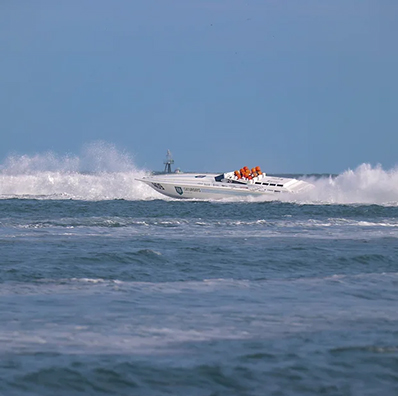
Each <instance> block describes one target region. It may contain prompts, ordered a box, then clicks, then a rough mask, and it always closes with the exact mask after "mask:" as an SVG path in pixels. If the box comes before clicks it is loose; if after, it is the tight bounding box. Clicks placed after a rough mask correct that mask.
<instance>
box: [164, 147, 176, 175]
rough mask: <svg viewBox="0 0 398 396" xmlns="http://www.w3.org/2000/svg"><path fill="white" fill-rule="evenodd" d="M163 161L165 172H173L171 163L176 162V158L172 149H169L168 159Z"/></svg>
mask: <svg viewBox="0 0 398 396" xmlns="http://www.w3.org/2000/svg"><path fill="white" fill-rule="evenodd" d="M163 163H164V173H172V172H171V165H172V164H174V160H173V157H172V155H171V152H170V150H167V154H166V159H165V160H164V161H163Z"/></svg>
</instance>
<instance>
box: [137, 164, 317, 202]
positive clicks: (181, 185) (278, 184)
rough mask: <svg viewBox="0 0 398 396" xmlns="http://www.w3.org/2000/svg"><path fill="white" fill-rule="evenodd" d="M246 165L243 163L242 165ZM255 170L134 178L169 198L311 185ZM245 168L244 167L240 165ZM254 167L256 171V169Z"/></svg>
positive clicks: (271, 192) (274, 193)
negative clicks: (248, 171)
mask: <svg viewBox="0 0 398 396" xmlns="http://www.w3.org/2000/svg"><path fill="white" fill-rule="evenodd" d="M245 168H246V167H245ZM253 169H254V170H255V172H250V173H242V172H239V171H234V172H227V173H221V174H217V173H166V174H157V175H149V176H145V177H142V178H140V179H137V180H139V181H142V182H144V183H146V184H147V185H148V186H150V187H152V188H153V189H154V190H156V191H157V192H159V193H161V194H163V195H167V196H168V197H171V198H186V199H224V198H230V197H238V198H239V197H248V196H254V197H256V196H271V197H274V198H277V197H278V196H281V195H282V194H287V193H301V192H305V191H307V190H309V189H311V188H313V185H312V184H310V183H307V182H305V181H303V180H298V179H293V178H286V177H276V176H267V175H266V174H265V173H262V172H261V170H259V169H260V168H259V167H257V168H253ZM242 170H245V169H243V168H242V169H241V171H242ZM257 170H258V171H257Z"/></svg>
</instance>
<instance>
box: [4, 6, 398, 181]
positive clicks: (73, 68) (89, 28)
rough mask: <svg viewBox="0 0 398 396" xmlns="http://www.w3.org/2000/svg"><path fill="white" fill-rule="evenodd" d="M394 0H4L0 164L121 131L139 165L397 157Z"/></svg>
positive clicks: (284, 166)
mask: <svg viewBox="0 0 398 396" xmlns="http://www.w3.org/2000/svg"><path fill="white" fill-rule="evenodd" d="M397 17H398V1H396V0H382V1H378V0H341V1H340V0H317V1H315V0H290V1H282V0H272V1H271V0H269V1H268V0H262V1H259V0H246V1H238V0H218V1H216V0H214V1H211V0H202V1H198V0H189V1H187V0H142V1H134V0H133V1H131V0H129V1H127V0H126V1H124V0H123V1H122V0H112V1H111V0H106V1H105V0H90V1H88V0H68V1H54V0H36V1H26V0H25V1H15V0H2V1H1V2H0V137H1V145H0V161H1V162H3V161H4V159H5V158H6V157H7V155H8V154H10V153H19V154H28V155H31V154H35V153H43V152H46V151H49V150H52V151H54V152H56V153H59V154H61V155H63V154H66V153H73V154H78V153H79V151H80V150H81V149H82V147H83V146H84V145H85V144H87V143H90V142H92V141H95V140H104V141H106V142H109V143H113V144H115V145H116V146H117V147H118V148H120V149H123V150H126V151H127V152H129V153H131V154H132V155H133V156H134V159H135V163H136V165H137V166H139V167H147V168H150V169H160V168H161V167H162V161H163V159H164V156H165V152H166V149H170V150H171V151H172V152H173V154H174V157H175V160H176V164H177V165H178V166H179V167H181V168H182V169H184V170H201V171H223V170H233V169H235V168H240V167H241V166H243V165H247V166H255V165H260V166H262V168H263V169H265V170H266V171H268V172H280V173H282V172H292V173H293V172H297V173H301V172H302V173H312V172H319V173H321V172H331V173H339V172H341V171H343V170H345V169H347V168H355V167H356V166H358V165H360V164H361V163H364V162H366V163H371V164H377V163H381V164H382V165H383V167H384V168H385V169H389V168H391V167H394V166H395V165H397V164H398V156H397V154H396V147H397V146H398V77H397V70H398V50H397V48H398V46H397V42H398V23H397Z"/></svg>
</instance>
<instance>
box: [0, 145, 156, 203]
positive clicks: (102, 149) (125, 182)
mask: <svg viewBox="0 0 398 396" xmlns="http://www.w3.org/2000/svg"><path fill="white" fill-rule="evenodd" d="M0 169H1V171H0V197H1V198H13V197H17V198H24V197H25V198H43V199H51V198H53V199H62V198H72V199H82V200H107V199H128V200H143V199H153V198H159V194H157V193H156V192H155V191H154V190H152V189H151V188H150V187H148V186H146V185H145V184H143V183H141V182H139V181H136V180H135V179H136V178H137V177H142V176H144V174H145V173H148V172H147V171H145V170H143V169H138V168H137V167H136V166H135V165H134V163H133V161H132V159H131V157H130V156H129V155H128V154H127V153H125V152H122V151H119V150H117V149H116V148H115V147H114V146H113V145H110V144H108V143H104V142H95V143H92V144H89V145H87V146H86V147H85V148H84V149H83V152H82V154H81V155H80V156H71V155H64V156H58V155H56V154H54V153H51V152H49V153H45V154H37V155H34V156H27V155H22V156H10V157H8V158H7V159H6V161H5V163H4V165H2V166H1V167H0Z"/></svg>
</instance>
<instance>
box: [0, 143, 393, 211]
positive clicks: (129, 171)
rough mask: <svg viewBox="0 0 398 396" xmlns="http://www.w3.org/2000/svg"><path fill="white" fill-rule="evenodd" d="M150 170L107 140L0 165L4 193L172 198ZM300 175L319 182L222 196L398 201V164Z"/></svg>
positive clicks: (78, 197)
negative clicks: (157, 186) (292, 189)
mask: <svg viewBox="0 0 398 396" xmlns="http://www.w3.org/2000/svg"><path fill="white" fill-rule="evenodd" d="M147 174H149V171H148V170H145V169H140V168H138V167H137V166H136V165H135V164H134V161H133V159H132V157H131V156H130V155H129V154H128V153H126V152H123V151H120V150H118V149H116V148H115V147H114V146H113V145H111V144H108V143H104V142H95V143H92V144H89V145H87V146H86V147H85V148H84V149H83V150H82V153H81V155H79V156H71V155H64V156H59V155H56V154H54V153H51V152H50V153H44V154H38V155H34V156H28V155H19V156H18V155H14V156H10V157H8V158H7V159H6V160H5V162H4V163H3V164H2V165H0V199H9V198H27V199H32V198H33V199H76V200H93V201H96V200H112V199H126V200H152V199H163V200H170V198H167V197H165V196H163V195H161V194H159V193H157V192H156V191H154V190H153V189H151V188H150V187H148V186H146V185H145V184H144V183H141V182H139V181H137V180H136V179H137V178H142V177H143V176H145V175H147ZM296 177H297V176H296ZM299 178H300V179H302V180H304V181H307V182H309V183H311V184H313V185H314V186H315V187H314V188H313V189H311V190H309V191H305V192H303V193H299V194H284V195H283V197H281V196H278V197H264V196H261V197H256V198H253V197H247V198H228V199H224V200H221V202H264V201H275V200H278V201H283V202H293V203H297V204H377V205H393V206H395V205H397V206H398V169H391V170H384V169H383V168H382V167H381V166H380V165H378V166H371V165H369V164H362V165H360V166H358V167H357V168H356V169H354V170H347V171H345V172H343V173H341V174H340V175H337V176H324V175H323V176H311V177H299ZM276 198H277V199H276Z"/></svg>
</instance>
